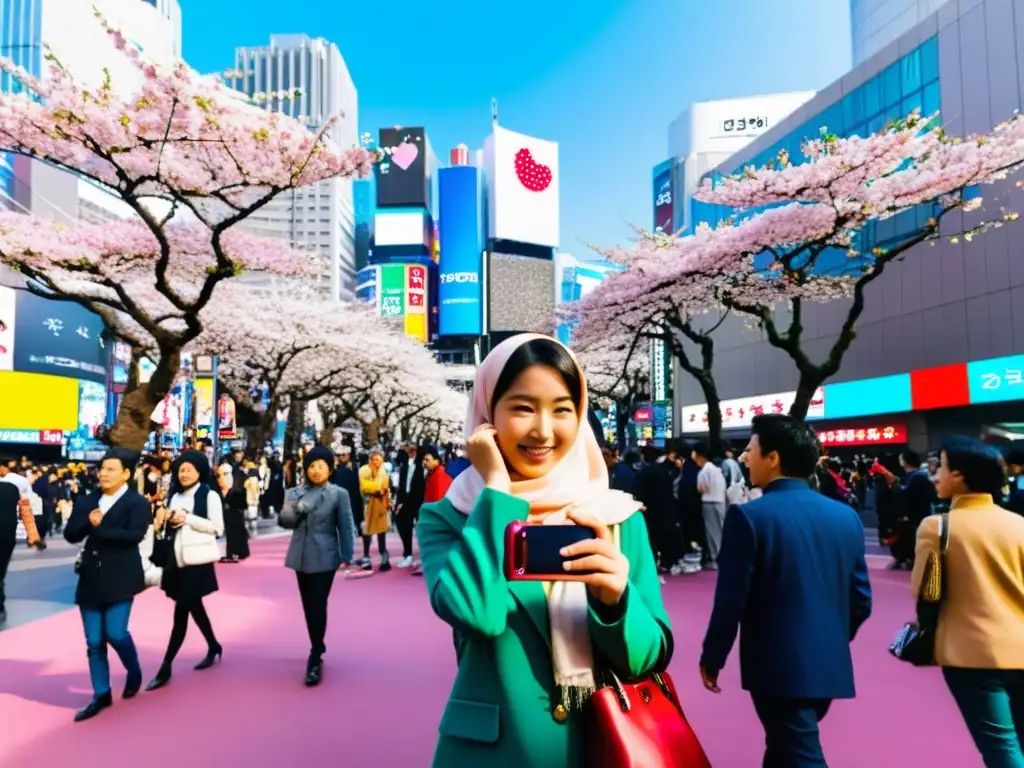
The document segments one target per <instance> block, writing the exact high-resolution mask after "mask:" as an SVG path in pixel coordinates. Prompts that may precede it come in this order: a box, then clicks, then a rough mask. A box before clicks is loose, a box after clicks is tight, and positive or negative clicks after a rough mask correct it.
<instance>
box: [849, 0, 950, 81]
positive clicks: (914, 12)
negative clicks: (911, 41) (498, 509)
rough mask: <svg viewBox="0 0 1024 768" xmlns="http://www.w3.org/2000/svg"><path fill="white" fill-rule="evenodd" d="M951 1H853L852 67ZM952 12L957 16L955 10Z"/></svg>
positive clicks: (851, 20) (851, 0) (851, 4)
mask: <svg viewBox="0 0 1024 768" xmlns="http://www.w3.org/2000/svg"><path fill="white" fill-rule="evenodd" d="M949 1H950V0H850V32H851V34H852V36H853V66H855V67H856V66H857V65H858V64H860V63H862V62H864V61H867V60H868V59H870V58H871V57H872V56H874V55H875V54H876V53H878V52H879V51H880V50H882V49H883V48H885V46H887V45H889V44H890V43H892V42H894V41H896V40H898V39H899V38H900V37H901V36H902V35H904V34H906V33H907V32H909V31H910V30H911V29H913V28H914V27H915V26H917V25H918V24H920V23H921V22H922V21H924V20H925V19H927V18H928V17H929V16H931V15H932V14H933V13H935V12H936V11H937V10H938V9H939V7H940V6H943V5H945V4H946V3H948V2H949ZM954 5H955V3H954ZM950 11H952V12H953V13H954V14H955V11H956V9H955V8H952V9H950Z"/></svg>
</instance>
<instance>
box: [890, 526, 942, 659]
mask: <svg viewBox="0 0 1024 768" xmlns="http://www.w3.org/2000/svg"><path fill="white" fill-rule="evenodd" d="M948 546H949V513H948V512H944V513H942V514H941V515H940V516H939V551H938V552H931V553H929V554H928V562H927V563H925V566H924V577H923V578H922V579H921V590H920V593H919V594H918V596H917V621H914V622H908V623H907V624H904V625H903V629H901V630H900V631H899V633H897V635H896V638H895V639H894V640H893V641H892V644H891V645H890V646H889V653H891V654H892V655H893V656H895V657H896V658H897V659H899V660H900V661H905V662H907V663H908V664H913V665H914V666H915V667H929V666H933V665H934V664H935V633H936V632H937V631H938V628H939V614H940V613H941V612H942V602H943V599H944V598H945V595H946V548H947V547H948Z"/></svg>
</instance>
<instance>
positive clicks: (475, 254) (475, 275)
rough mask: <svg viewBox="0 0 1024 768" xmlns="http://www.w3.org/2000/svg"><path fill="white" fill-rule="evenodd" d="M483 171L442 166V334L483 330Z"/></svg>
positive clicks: (439, 284) (439, 288)
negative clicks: (481, 185)
mask: <svg viewBox="0 0 1024 768" xmlns="http://www.w3.org/2000/svg"><path fill="white" fill-rule="evenodd" d="M480 191H481V190H480V171H479V169H477V168H473V167H471V166H456V167H454V168H442V169H441V170H440V171H438V197H439V198H440V202H441V221H440V225H439V240H440V246H441V247H440V258H439V261H438V282H437V306H438V315H439V319H438V335H440V336H479V335H480V334H481V333H483V289H484V285H483V276H482V275H481V271H482V267H483V264H482V259H483V247H484V237H483V216H482V213H483V212H482V210H481V195H480Z"/></svg>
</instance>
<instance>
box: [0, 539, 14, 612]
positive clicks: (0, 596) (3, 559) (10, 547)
mask: <svg viewBox="0 0 1024 768" xmlns="http://www.w3.org/2000/svg"><path fill="white" fill-rule="evenodd" d="M17 530H18V529H17V528H16V527H14V528H12V527H9V526H2V527H0V611H2V610H4V607H5V606H4V601H5V600H6V597H7V593H6V592H5V591H4V580H5V579H6V578H7V568H8V566H9V565H10V564H11V556H12V555H13V554H14V547H15V544H17V540H16V533H17Z"/></svg>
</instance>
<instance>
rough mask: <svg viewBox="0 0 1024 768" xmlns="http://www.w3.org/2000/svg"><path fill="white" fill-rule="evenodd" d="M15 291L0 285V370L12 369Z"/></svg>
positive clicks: (15, 309)
mask: <svg viewBox="0 0 1024 768" xmlns="http://www.w3.org/2000/svg"><path fill="white" fill-rule="evenodd" d="M16 293H17V291H15V290H14V289H13V288H8V287H7V286H3V285H0V371H13V370H14V318H15V313H16V311H17V308H16V298H15V294H16Z"/></svg>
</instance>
